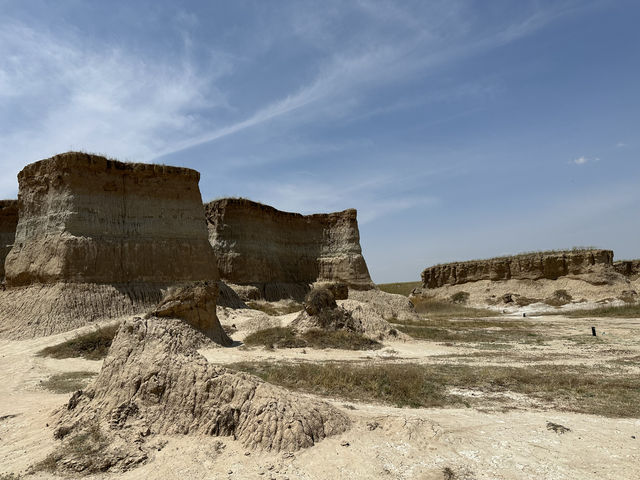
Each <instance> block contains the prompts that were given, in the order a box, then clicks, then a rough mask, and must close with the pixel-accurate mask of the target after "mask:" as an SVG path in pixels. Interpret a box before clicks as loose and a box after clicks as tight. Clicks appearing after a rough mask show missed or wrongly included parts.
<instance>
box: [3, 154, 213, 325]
mask: <svg viewBox="0 0 640 480" xmlns="http://www.w3.org/2000/svg"><path fill="white" fill-rule="evenodd" d="M198 181H199V173H198V172H196V171H195V170H191V169H187V168H177V167H169V166H164V165H147V164H137V163H123V162H118V161H115V160H109V159H107V158H104V157H101V156H97V155H90V154H85V153H74V152H71V153H66V154H62V155H57V156H55V157H52V158H49V159H46V160H42V161H39V162H36V163H33V164H31V165H28V166H26V167H25V168H24V169H23V170H22V171H21V172H20V173H19V174H18V182H19V195H18V203H19V220H18V224H17V229H16V235H15V242H14V246H13V248H12V249H11V251H10V252H9V254H8V255H7V259H6V262H5V268H6V283H7V287H8V288H7V291H6V292H3V299H2V301H1V302H0V332H4V333H6V332H11V331H14V332H15V331H16V329H20V327H24V326H25V324H28V325H29V328H28V329H27V330H28V332H26V331H25V332H24V333H25V334H29V332H30V333H32V334H37V335H47V334H51V333H56V332H60V331H64V330H67V329H69V328H74V327H77V326H79V325H82V324H83V323H86V322H87V321H88V320H97V319H100V318H104V317H113V316H117V315H124V314H129V313H137V312H139V311H145V310H146V309H148V308H149V307H151V306H153V305H155V304H156V303H157V302H158V301H159V300H160V298H161V295H162V291H163V290H164V289H166V288H167V287H168V286H171V285H175V284H179V283H181V282H190V281H197V280H207V281H213V282H215V281H217V280H218V275H217V267H216V260H215V255H214V253H213V249H212V248H211V246H210V245H209V242H208V237H207V227H206V222H205V219H204V209H203V206H202V199H201V196H200V190H199V188H198Z"/></svg>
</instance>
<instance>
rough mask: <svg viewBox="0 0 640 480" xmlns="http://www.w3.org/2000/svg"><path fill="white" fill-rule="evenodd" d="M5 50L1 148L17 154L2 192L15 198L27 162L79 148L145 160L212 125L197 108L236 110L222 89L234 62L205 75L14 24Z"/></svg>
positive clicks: (1, 30)
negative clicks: (221, 78)
mask: <svg viewBox="0 0 640 480" xmlns="http://www.w3.org/2000/svg"><path fill="white" fill-rule="evenodd" d="M0 51H2V52H6V54H5V53H3V55H1V56H0V110H2V111H3V116H5V115H6V116H7V118H5V121H3V130H2V132H1V133H0V151H2V152H11V155H10V156H6V157H5V158H3V167H5V172H4V173H5V174H3V176H2V177H3V178H2V180H1V181H0V195H1V196H10V195H12V194H15V190H16V182H15V174H16V173H17V171H18V170H19V169H20V168H21V167H22V166H24V165H25V164H26V163H30V162H33V161H35V160H38V159H40V158H45V157H47V156H50V155H52V154H55V153H59V152H62V151H66V150H69V149H83V150H89V151H95V152H104V153H109V154H110V155H113V156H117V157H119V158H124V159H132V160H137V161H143V160H145V159H148V158H151V157H153V156H154V153H155V152H156V151H158V150H162V149H164V148H166V146H167V144H169V143H171V144H173V143H175V142H176V141H178V140H179V139H180V138H183V137H184V136H190V135H194V134H195V133H197V132H198V131H199V129H200V128H202V125H203V124H205V123H206V121H205V120H204V119H203V118H201V117H199V116H198V115H197V114H196V113H195V112H197V111H201V110H202V109H210V110H211V109H216V108H220V109H224V108H226V98H225V96H224V94H223V93H222V92H220V91H219V90H218V89H217V88H216V86H215V79H216V78H217V77H218V76H219V75H221V74H222V73H224V71H225V69H226V68H228V66H226V65H224V64H220V63H218V70H211V71H202V69H199V68H198V67H196V66H195V65H194V64H192V63H190V62H189V61H187V60H184V59H183V60H182V61H180V60H179V61H177V62H176V63H166V62H163V61H160V60H154V59H151V58H147V59H142V58H140V57H138V56H136V55H134V54H132V53H129V52H127V51H125V50H123V49H121V48H116V47H113V46H110V45H93V46H91V47H89V46H86V45H85V44H84V43H83V41H82V39H79V38H76V37H74V36H72V35H69V36H65V35H62V34H54V33H51V32H48V31H43V30H35V29H32V28H30V27H28V26H26V25H23V24H20V23H15V22H9V21H6V22H4V23H1V21H0ZM9 116H12V117H13V118H12V120H13V121H12V122H8V117H9Z"/></svg>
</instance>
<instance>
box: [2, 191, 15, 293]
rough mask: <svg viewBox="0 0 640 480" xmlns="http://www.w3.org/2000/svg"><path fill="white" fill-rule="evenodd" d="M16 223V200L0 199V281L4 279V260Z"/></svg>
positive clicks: (9, 248) (12, 238)
mask: <svg viewBox="0 0 640 480" xmlns="http://www.w3.org/2000/svg"><path fill="white" fill-rule="evenodd" d="M17 225H18V201H17V200H0V281H2V280H3V279H4V260H5V258H7V254H8V253H9V251H10V250H11V246H12V245H13V240H14V239H15V236H16V226H17Z"/></svg>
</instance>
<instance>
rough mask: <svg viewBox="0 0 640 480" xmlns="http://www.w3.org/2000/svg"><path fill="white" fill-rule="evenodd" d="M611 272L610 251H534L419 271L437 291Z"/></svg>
mask: <svg viewBox="0 0 640 480" xmlns="http://www.w3.org/2000/svg"><path fill="white" fill-rule="evenodd" d="M598 266H601V267H604V268H606V269H611V270H613V251H612V250H595V249H594V250H568V251H560V252H556V251H552V252H536V253H530V254H521V255H515V256H512V257H499V258H490V259H487V260H474V261H467V262H456V263H446V264H442V265H436V266H433V267H429V268H427V269H425V270H424V271H423V272H422V285H423V288H438V287H442V286H445V285H458V284H462V283H467V282H476V281H479V280H491V281H498V280H511V279H515V280H540V279H549V280H556V279H558V278H560V277H563V276H567V275H586V274H590V273H592V272H593V270H594V267H598Z"/></svg>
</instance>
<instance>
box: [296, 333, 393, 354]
mask: <svg viewBox="0 0 640 480" xmlns="http://www.w3.org/2000/svg"><path fill="white" fill-rule="evenodd" d="M302 337H303V338H304V340H305V341H306V342H307V344H308V346H310V347H313V348H336V349H340V350H377V349H379V348H382V344H381V343H380V342H378V341H376V340H372V339H370V338H367V337H365V336H363V335H360V334H358V333H353V332H349V331H347V330H335V331H327V330H320V329H311V330H308V331H306V332H305V333H303V334H302Z"/></svg>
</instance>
